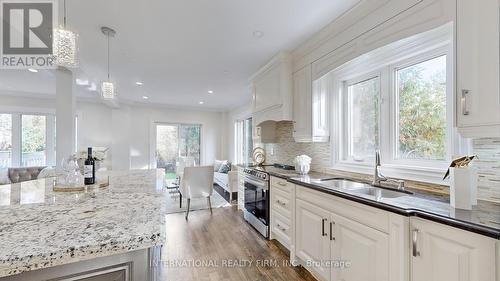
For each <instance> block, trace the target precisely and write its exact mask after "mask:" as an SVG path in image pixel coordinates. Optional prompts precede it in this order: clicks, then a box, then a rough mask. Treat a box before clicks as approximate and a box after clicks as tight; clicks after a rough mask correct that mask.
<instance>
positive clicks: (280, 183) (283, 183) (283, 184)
mask: <svg viewBox="0 0 500 281" xmlns="http://www.w3.org/2000/svg"><path fill="white" fill-rule="evenodd" d="M278 184H279V185H281V186H286V183H285V182H281V181H279V182H278Z"/></svg>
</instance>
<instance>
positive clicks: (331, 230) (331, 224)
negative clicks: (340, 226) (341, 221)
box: [330, 221, 335, 241]
mask: <svg viewBox="0 0 500 281" xmlns="http://www.w3.org/2000/svg"><path fill="white" fill-rule="evenodd" d="M334 225H335V222H334V221H332V222H330V241H335V237H334V236H333V226H334Z"/></svg>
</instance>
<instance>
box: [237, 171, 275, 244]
mask: <svg viewBox="0 0 500 281" xmlns="http://www.w3.org/2000/svg"><path fill="white" fill-rule="evenodd" d="M243 173H244V174H245V178H244V182H245V209H244V210H243V216H244V218H245V220H246V221H247V222H248V223H250V224H251V225H252V226H253V227H254V228H255V229H256V230H257V231H258V232H260V233H261V234H262V235H263V236H264V237H266V238H268V237H269V200H270V197H269V174H268V173H266V172H264V171H259V170H257V169H255V168H246V169H244V170H243Z"/></svg>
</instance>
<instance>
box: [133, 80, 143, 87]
mask: <svg viewBox="0 0 500 281" xmlns="http://www.w3.org/2000/svg"><path fill="white" fill-rule="evenodd" d="M135 84H136V85H137V86H142V85H143V83H142V82H140V81H137V82H135Z"/></svg>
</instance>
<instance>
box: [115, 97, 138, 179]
mask: <svg viewBox="0 0 500 281" xmlns="http://www.w3.org/2000/svg"><path fill="white" fill-rule="evenodd" d="M130 110H131V109H130V107H129V106H123V107H120V108H114V109H112V112H111V124H112V129H111V130H112V132H113V138H112V141H111V153H112V155H113V156H112V157H111V166H112V169H113V170H130V166H131V165H130V164H131V163H130V138H131V134H133V131H132V129H133V128H131V125H130V123H131V122H130Z"/></svg>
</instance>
